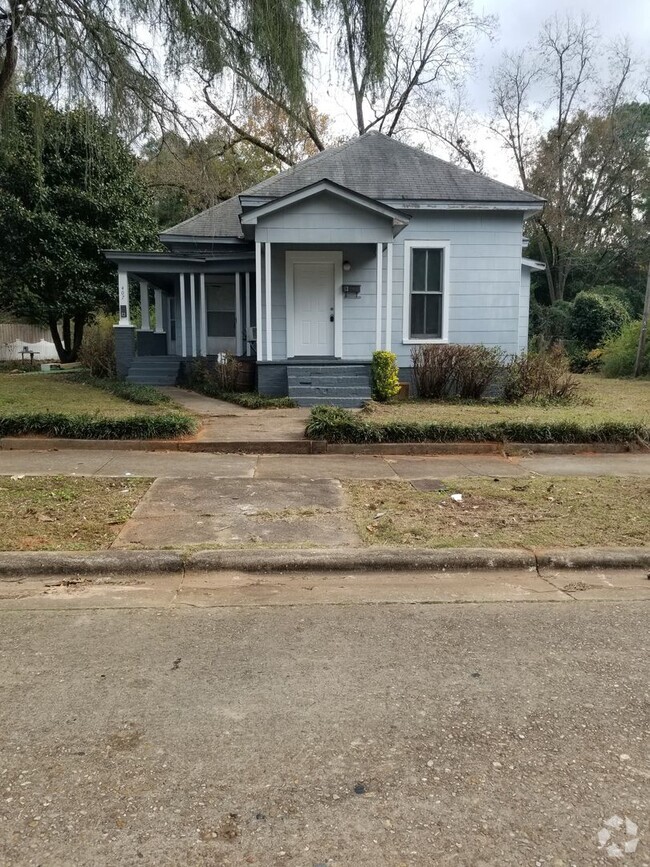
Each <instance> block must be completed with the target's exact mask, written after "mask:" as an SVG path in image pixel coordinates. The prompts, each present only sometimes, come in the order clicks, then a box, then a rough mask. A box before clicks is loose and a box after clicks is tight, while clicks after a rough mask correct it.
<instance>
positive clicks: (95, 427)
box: [0, 412, 196, 440]
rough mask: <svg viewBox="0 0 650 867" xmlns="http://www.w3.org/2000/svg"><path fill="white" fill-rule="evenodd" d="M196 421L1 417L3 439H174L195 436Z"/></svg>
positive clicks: (169, 416) (178, 417) (177, 417)
mask: <svg viewBox="0 0 650 867" xmlns="http://www.w3.org/2000/svg"><path fill="white" fill-rule="evenodd" d="M195 429H196V421H195V419H194V418H192V416H189V415H184V414H183V413H171V412H170V413H164V414H160V415H142V416H137V415H134V416H131V417H130V418H128V417H127V418H109V419H106V418H98V417H97V416H91V415H83V414H79V415H65V414H63V413H56V412H35V413H16V414H15V415H14V414H12V415H6V416H2V417H0V436H3V437H8V436H23V435H27V434H32V435H40V436H50V437H61V438H63V439H83V440H132V439H133V440H146V439H171V438H173V437H179V436H184V435H185V434H189V433H192V432H193V431H194V430H195Z"/></svg>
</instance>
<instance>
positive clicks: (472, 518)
mask: <svg viewBox="0 0 650 867" xmlns="http://www.w3.org/2000/svg"><path fill="white" fill-rule="evenodd" d="M345 488H346V493H347V499H348V509H349V510H350V513H351V517H352V518H353V520H354V521H355V523H356V525H357V527H358V530H359V533H360V535H361V537H362V539H363V540H364V541H365V542H367V543H369V544H370V545H406V546H413V547H430V548H502V547H503V548H522V547H523V548H528V547H546V548H548V547H579V546H585V545H596V546H599V547H600V546H612V547H626V546H642V545H648V544H650V480H646V479H619V478H609V477H605V478H597V479H585V478H548V477H546V478H541V477H535V478H530V479H526V478H523V479H494V480H492V479H451V480H449V481H447V482H445V488H444V490H441V491H419V490H416V489H415V488H414V487H413V486H412V485H411V484H410V483H409V482H402V481H372V482H356V481H348V482H345ZM452 494H461V495H462V501H461V502H455V501H454V500H453V499H452V498H451V495H452Z"/></svg>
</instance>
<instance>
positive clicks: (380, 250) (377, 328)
mask: <svg viewBox="0 0 650 867" xmlns="http://www.w3.org/2000/svg"><path fill="white" fill-rule="evenodd" d="M383 266H384V262H383V245H382V243H381V241H380V242H379V243H378V244H377V312H376V319H375V349H381V308H382V301H383V299H382V294H383V292H382V282H383V280H382V278H383V270H384V267H383Z"/></svg>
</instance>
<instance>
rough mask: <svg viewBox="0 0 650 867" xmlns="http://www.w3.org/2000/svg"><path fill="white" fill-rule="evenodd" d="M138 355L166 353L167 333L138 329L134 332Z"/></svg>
mask: <svg viewBox="0 0 650 867" xmlns="http://www.w3.org/2000/svg"><path fill="white" fill-rule="evenodd" d="M136 345H137V352H138V355H167V335H166V334H164V333H163V334H161V333H159V332H156V331H138V332H137V334H136Z"/></svg>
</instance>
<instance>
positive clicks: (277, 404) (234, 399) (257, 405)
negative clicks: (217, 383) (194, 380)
mask: <svg viewBox="0 0 650 867" xmlns="http://www.w3.org/2000/svg"><path fill="white" fill-rule="evenodd" d="M195 390H196V391H199V392H200V393H201V394H204V395H206V397H214V398H216V399H217V400H227V401H228V403H236V404H237V406H243V407H245V409H292V408H293V407H296V406H297V405H298V404H297V403H296V402H295V400H292V399H291V398H290V397H267V396H266V395H263V394H258V393H257V392H256V391H221V390H220V389H218V388H214V387H212V386H211V385H209V384H208V385H205V386H199V387H198V388H196V389H195Z"/></svg>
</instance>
